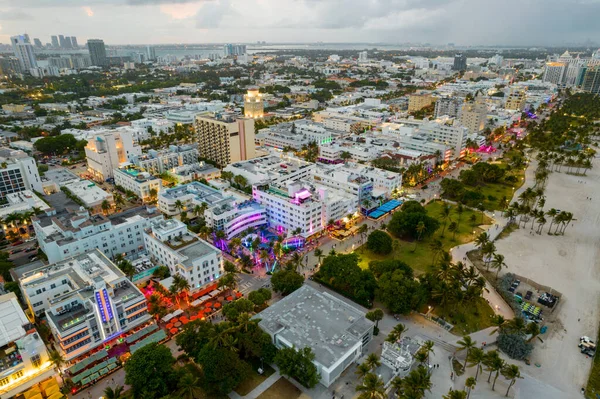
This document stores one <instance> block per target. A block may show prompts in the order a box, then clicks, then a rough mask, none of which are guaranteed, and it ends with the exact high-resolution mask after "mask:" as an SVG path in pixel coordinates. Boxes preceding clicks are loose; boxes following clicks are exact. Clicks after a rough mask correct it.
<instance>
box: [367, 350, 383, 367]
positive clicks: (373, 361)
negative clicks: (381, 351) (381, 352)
mask: <svg viewBox="0 0 600 399" xmlns="http://www.w3.org/2000/svg"><path fill="white" fill-rule="evenodd" d="M365 364H366V365H367V366H369V368H370V369H371V370H375V369H376V368H377V367H379V366H381V360H379V356H377V355H376V354H375V353H370V354H369V356H367V359H366V360H365Z"/></svg>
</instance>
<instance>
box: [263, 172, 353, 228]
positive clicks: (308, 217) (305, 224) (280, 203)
mask: <svg viewBox="0 0 600 399" xmlns="http://www.w3.org/2000/svg"><path fill="white" fill-rule="evenodd" d="M252 196H253V198H254V200H255V201H256V202H258V203H259V204H261V205H263V207H265V208H266V209H267V215H268V221H269V226H270V227H272V228H275V229H277V230H278V231H280V232H282V233H283V232H287V233H288V234H291V233H292V232H293V231H294V230H299V231H300V235H302V236H304V237H310V236H312V235H314V234H317V233H319V232H320V231H321V230H323V229H324V228H325V227H326V226H327V224H328V222H329V221H330V220H334V221H337V220H340V219H343V218H344V217H346V216H347V215H348V214H353V213H355V212H356V211H357V208H356V200H355V198H353V197H352V196H350V195H348V194H346V193H344V192H343V191H340V190H335V189H333V188H329V187H325V186H317V185H311V184H308V183H304V182H302V181H292V180H288V181H286V182H285V183H281V184H273V183H271V184H259V185H255V186H253V187H252Z"/></svg>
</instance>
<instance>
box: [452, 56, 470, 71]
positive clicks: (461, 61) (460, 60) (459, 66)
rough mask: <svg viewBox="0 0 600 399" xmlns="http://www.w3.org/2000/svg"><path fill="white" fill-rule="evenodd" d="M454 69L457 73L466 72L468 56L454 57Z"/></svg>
mask: <svg viewBox="0 0 600 399" xmlns="http://www.w3.org/2000/svg"><path fill="white" fill-rule="evenodd" d="M452 69H453V70H455V71H466V70H467V56H466V55H464V54H456V55H455V56H454V65H452Z"/></svg>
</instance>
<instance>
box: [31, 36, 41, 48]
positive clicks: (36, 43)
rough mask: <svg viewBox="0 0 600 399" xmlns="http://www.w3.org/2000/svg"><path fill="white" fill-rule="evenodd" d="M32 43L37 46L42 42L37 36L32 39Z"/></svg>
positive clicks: (39, 46)
mask: <svg viewBox="0 0 600 399" xmlns="http://www.w3.org/2000/svg"><path fill="white" fill-rule="evenodd" d="M33 44H35V47H37V48H41V47H42V42H41V41H40V39H38V38H35V39H33Z"/></svg>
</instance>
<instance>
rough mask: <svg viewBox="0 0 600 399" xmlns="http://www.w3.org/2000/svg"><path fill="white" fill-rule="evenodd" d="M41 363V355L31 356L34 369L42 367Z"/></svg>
mask: <svg viewBox="0 0 600 399" xmlns="http://www.w3.org/2000/svg"><path fill="white" fill-rule="evenodd" d="M41 363H42V359H41V358H40V355H34V356H31V364H32V365H33V367H36V368H37V367H40V365H41Z"/></svg>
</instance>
